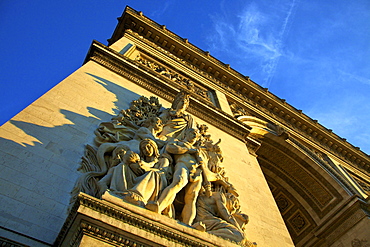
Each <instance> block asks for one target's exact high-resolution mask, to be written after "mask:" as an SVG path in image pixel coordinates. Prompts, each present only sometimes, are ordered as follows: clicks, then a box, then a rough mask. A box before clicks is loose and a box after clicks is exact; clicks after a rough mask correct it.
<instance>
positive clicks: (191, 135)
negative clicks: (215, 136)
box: [185, 129, 198, 142]
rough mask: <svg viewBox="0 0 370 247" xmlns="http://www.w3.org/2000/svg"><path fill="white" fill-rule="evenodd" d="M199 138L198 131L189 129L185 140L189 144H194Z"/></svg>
mask: <svg viewBox="0 0 370 247" xmlns="http://www.w3.org/2000/svg"><path fill="white" fill-rule="evenodd" d="M197 138H198V131H197V130H196V129H189V130H188V131H187V132H186V135H185V139H186V140H187V141H189V142H194V141H196V140H197Z"/></svg>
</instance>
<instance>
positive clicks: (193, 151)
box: [188, 148, 199, 154]
mask: <svg viewBox="0 0 370 247" xmlns="http://www.w3.org/2000/svg"><path fill="white" fill-rule="evenodd" d="M198 152H199V151H198V149H195V148H189V150H188V153H189V154H196V153H198Z"/></svg>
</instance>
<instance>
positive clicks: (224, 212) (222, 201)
mask: <svg viewBox="0 0 370 247" xmlns="http://www.w3.org/2000/svg"><path fill="white" fill-rule="evenodd" d="M214 197H215V200H216V205H217V209H218V212H219V215H220V217H221V218H222V219H223V220H225V221H227V222H229V223H230V224H232V225H234V226H236V227H237V228H238V229H239V228H240V227H239V224H238V223H237V222H236V220H235V218H234V216H232V215H231V214H230V213H229V210H228V209H227V207H226V204H227V202H226V197H225V196H224V195H223V194H221V193H218V192H217V193H214Z"/></svg>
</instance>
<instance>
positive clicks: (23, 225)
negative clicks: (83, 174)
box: [0, 73, 140, 244]
mask: <svg viewBox="0 0 370 247" xmlns="http://www.w3.org/2000/svg"><path fill="white" fill-rule="evenodd" d="M86 74H87V75H89V76H91V77H92V78H93V79H94V81H95V82H96V83H98V84H100V85H102V86H103V87H104V88H105V89H106V90H107V91H109V92H111V93H113V94H114V95H115V96H116V99H117V100H116V101H115V102H113V103H114V106H115V107H114V108H113V109H112V111H113V112H114V114H113V115H112V114H110V113H108V112H104V111H101V110H100V109H97V108H92V107H87V110H88V112H89V113H90V114H91V115H92V116H83V115H81V114H78V113H76V112H72V111H69V110H65V109H61V110H60V113H62V114H63V115H64V116H65V118H66V119H68V120H69V121H71V122H72V124H63V125H60V126H54V127H45V126H41V125H37V124H33V123H29V122H27V121H15V120H10V121H9V122H10V123H11V124H13V125H14V126H16V127H17V128H19V129H21V130H23V131H24V132H25V134H26V135H29V136H32V137H34V138H35V139H37V141H34V142H33V145H31V144H27V143H21V142H20V143H17V142H14V141H12V140H9V139H5V138H2V137H0V150H1V151H0V164H1V167H2V168H1V169H2V172H1V173H0V174H1V175H0V180H1V186H0V201H1V202H0V222H1V226H2V227H3V228H4V229H10V230H12V231H16V232H20V233H22V234H25V235H28V236H31V237H33V238H35V239H37V240H40V241H41V242H46V243H49V244H52V243H53V242H54V240H55V238H56V236H57V234H58V233H59V230H60V228H61V227H62V224H63V223H64V220H65V217H66V212H67V210H66V209H67V207H68V203H69V199H70V191H71V190H72V188H73V185H74V183H75V181H76V179H77V177H78V176H79V173H78V172H77V168H78V167H79V163H80V160H81V157H82V156H83V153H84V148H85V145H86V144H92V143H93V139H94V137H95V135H94V130H95V129H96V128H97V127H98V125H99V124H100V123H101V122H107V121H110V119H111V118H112V116H114V115H116V114H118V113H119V111H120V110H122V109H127V108H128V107H129V104H130V102H131V101H132V100H135V99H137V98H139V97H140V95H138V94H136V93H134V92H131V91H129V90H127V89H125V88H123V87H121V86H119V85H117V84H115V83H113V82H112V81H109V80H107V79H104V78H102V77H99V76H97V75H94V74H90V73H86ZM97 97H99V96H97ZM17 134H19V133H17Z"/></svg>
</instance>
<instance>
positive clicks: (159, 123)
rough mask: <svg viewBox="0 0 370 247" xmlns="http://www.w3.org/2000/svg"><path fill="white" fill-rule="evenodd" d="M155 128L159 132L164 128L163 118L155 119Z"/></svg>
mask: <svg viewBox="0 0 370 247" xmlns="http://www.w3.org/2000/svg"><path fill="white" fill-rule="evenodd" d="M154 129H155V130H156V131H157V132H161V131H162V129H163V124H162V120H161V119H160V118H159V117H157V118H156V120H155V124H154Z"/></svg>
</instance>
